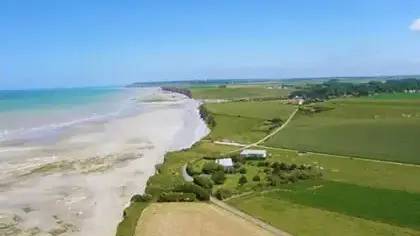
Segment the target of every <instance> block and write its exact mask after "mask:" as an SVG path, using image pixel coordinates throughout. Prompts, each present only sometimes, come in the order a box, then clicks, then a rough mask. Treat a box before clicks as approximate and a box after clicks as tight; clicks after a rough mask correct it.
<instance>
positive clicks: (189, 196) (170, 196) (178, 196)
mask: <svg viewBox="0 0 420 236" xmlns="http://www.w3.org/2000/svg"><path fill="white" fill-rule="evenodd" d="M195 200H196V196H195V194H194V193H177V192H170V193H165V192H164V193H161V194H160V195H159V199H158V202H193V201H195Z"/></svg>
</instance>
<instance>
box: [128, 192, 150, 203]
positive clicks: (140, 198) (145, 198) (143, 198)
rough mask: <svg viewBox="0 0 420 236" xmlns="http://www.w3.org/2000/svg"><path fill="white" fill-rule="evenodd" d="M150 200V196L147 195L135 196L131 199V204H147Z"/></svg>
mask: <svg viewBox="0 0 420 236" xmlns="http://www.w3.org/2000/svg"><path fill="white" fill-rule="evenodd" d="M151 199H152V196H151V195H149V194H143V195H140V194H136V195H134V196H132V197H131V200H130V201H131V202H148V201H150V200H151Z"/></svg>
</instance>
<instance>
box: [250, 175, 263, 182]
mask: <svg viewBox="0 0 420 236" xmlns="http://www.w3.org/2000/svg"><path fill="white" fill-rule="evenodd" d="M260 180H261V178H260V176H259V175H256V176H254V177H253V178H252V181H255V182H258V181H260Z"/></svg>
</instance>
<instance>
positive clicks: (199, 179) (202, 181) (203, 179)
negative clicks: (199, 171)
mask: <svg viewBox="0 0 420 236" xmlns="http://www.w3.org/2000/svg"><path fill="white" fill-rule="evenodd" d="M194 183H195V184H197V185H199V186H201V187H203V188H205V189H211V188H213V185H214V183H213V181H212V180H211V179H209V177H207V176H195V177H194Z"/></svg>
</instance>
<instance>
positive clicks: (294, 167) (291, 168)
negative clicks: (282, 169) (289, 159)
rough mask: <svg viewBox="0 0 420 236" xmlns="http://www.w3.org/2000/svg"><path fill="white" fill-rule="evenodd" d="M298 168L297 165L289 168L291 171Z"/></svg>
mask: <svg viewBox="0 0 420 236" xmlns="http://www.w3.org/2000/svg"><path fill="white" fill-rule="evenodd" d="M296 168H297V165H296V164H295V163H293V164H291V165H290V166H289V170H295V169H296Z"/></svg>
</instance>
